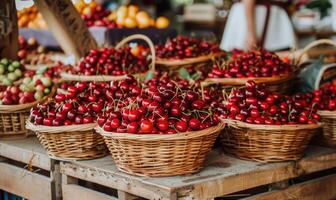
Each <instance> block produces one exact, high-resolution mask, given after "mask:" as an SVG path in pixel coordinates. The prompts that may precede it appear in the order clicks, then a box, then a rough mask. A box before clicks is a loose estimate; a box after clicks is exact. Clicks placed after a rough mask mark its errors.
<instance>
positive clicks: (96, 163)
mask: <svg viewBox="0 0 336 200" xmlns="http://www.w3.org/2000/svg"><path fill="white" fill-rule="evenodd" d="M335 169H336V150H334V149H329V148H324V147H319V146H310V147H309V148H308V150H307V151H306V155H305V157H304V158H303V159H301V160H300V161H297V162H285V163H273V164H262V163H257V162H251V161H243V160H239V159H236V158H233V157H230V156H227V155H225V154H224V153H223V152H222V151H221V150H218V149H217V150H213V151H212V152H211V153H210V155H209V157H208V160H207V161H206V165H205V168H204V169H203V170H202V171H201V172H200V173H197V174H194V175H188V176H178V177H166V178H148V177H136V176H131V175H128V174H125V173H122V172H120V171H118V170H117V168H116V166H115V165H114V163H113V161H112V159H111V157H110V156H108V157H105V158H101V159H96V160H91V161H76V162H61V174H62V177H63V183H62V189H63V199H64V200H70V199H115V198H116V197H113V196H111V195H106V194H104V192H98V191H95V190H93V189H91V188H90V187H88V186H87V185H86V186H83V185H80V184H78V183H79V181H86V182H87V183H92V184H99V185H101V186H104V187H107V188H110V189H115V190H118V195H117V196H118V197H119V199H134V198H136V197H143V198H147V199H201V200H203V199H213V198H215V197H223V196H224V199H225V197H229V199H232V198H233V197H239V198H247V199H272V200H273V199H291V197H297V198H294V199H335V198H336V190H335V189H334V188H336V173H335V172H336V171H335ZM324 170H329V171H328V172H325V173H321V175H318V177H317V178H316V176H317V175H315V176H314V177H313V178H309V180H308V181H303V182H300V183H298V184H291V185H290V186H289V184H287V183H288V180H290V179H293V178H297V177H304V176H306V175H309V174H315V173H316V172H321V171H324ZM325 174H326V175H325ZM279 182H280V183H281V184H280V183H279ZM284 183H285V184H284ZM279 185H282V186H283V185H285V187H278V186H279ZM269 186H270V187H269ZM258 187H260V188H261V187H267V189H268V188H272V190H271V191H265V190H261V191H260V192H257V194H255V193H256V192H251V191H248V193H247V194H246V193H245V194H244V192H241V191H244V190H248V189H252V191H258ZM239 192H240V194H239ZM241 193H243V194H241ZM291 195H292V196H291ZM274 197H276V198H274ZM301 197H302V198H301Z"/></svg>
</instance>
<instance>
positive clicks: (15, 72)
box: [14, 69, 23, 77]
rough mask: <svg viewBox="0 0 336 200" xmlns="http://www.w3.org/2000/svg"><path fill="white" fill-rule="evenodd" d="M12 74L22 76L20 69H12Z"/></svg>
mask: <svg viewBox="0 0 336 200" xmlns="http://www.w3.org/2000/svg"><path fill="white" fill-rule="evenodd" d="M14 74H15V75H16V76H17V77H22V75H23V74H22V71H21V69H16V70H15V71H14Z"/></svg>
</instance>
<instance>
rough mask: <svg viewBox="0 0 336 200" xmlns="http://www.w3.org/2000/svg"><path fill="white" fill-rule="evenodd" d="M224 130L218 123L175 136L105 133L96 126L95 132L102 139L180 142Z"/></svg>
mask: <svg viewBox="0 0 336 200" xmlns="http://www.w3.org/2000/svg"><path fill="white" fill-rule="evenodd" d="M223 128H224V126H223V124H222V123H221V122H220V123H218V125H216V126H212V127H209V128H207V129H203V130H198V131H189V132H183V133H176V134H132V133H115V132H106V131H104V130H103V129H102V128H101V127H99V126H97V127H96V128H95V130H96V131H97V132H98V133H99V134H101V135H102V136H104V137H112V138H114V139H131V140H138V141H157V140H181V139H192V138H196V137H200V136H204V135H208V134H211V133H214V132H219V131H220V130H222V129H223Z"/></svg>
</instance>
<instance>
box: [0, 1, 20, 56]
mask: <svg viewBox="0 0 336 200" xmlns="http://www.w3.org/2000/svg"><path fill="white" fill-rule="evenodd" d="M17 21H18V20H17V15H16V8H15V1H13V0H1V1H0V58H9V59H13V60H16V58H17V52H18V48H19V44H18V24H17Z"/></svg>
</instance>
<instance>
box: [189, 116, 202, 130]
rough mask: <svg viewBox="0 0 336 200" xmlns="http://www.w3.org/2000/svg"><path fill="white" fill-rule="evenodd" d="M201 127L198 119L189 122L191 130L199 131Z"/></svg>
mask: <svg viewBox="0 0 336 200" xmlns="http://www.w3.org/2000/svg"><path fill="white" fill-rule="evenodd" d="M200 125H201V122H200V120H198V119H196V118H192V119H191V120H190V121H189V126H190V128H192V129H193V130H198V129H199V127H200Z"/></svg>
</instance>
